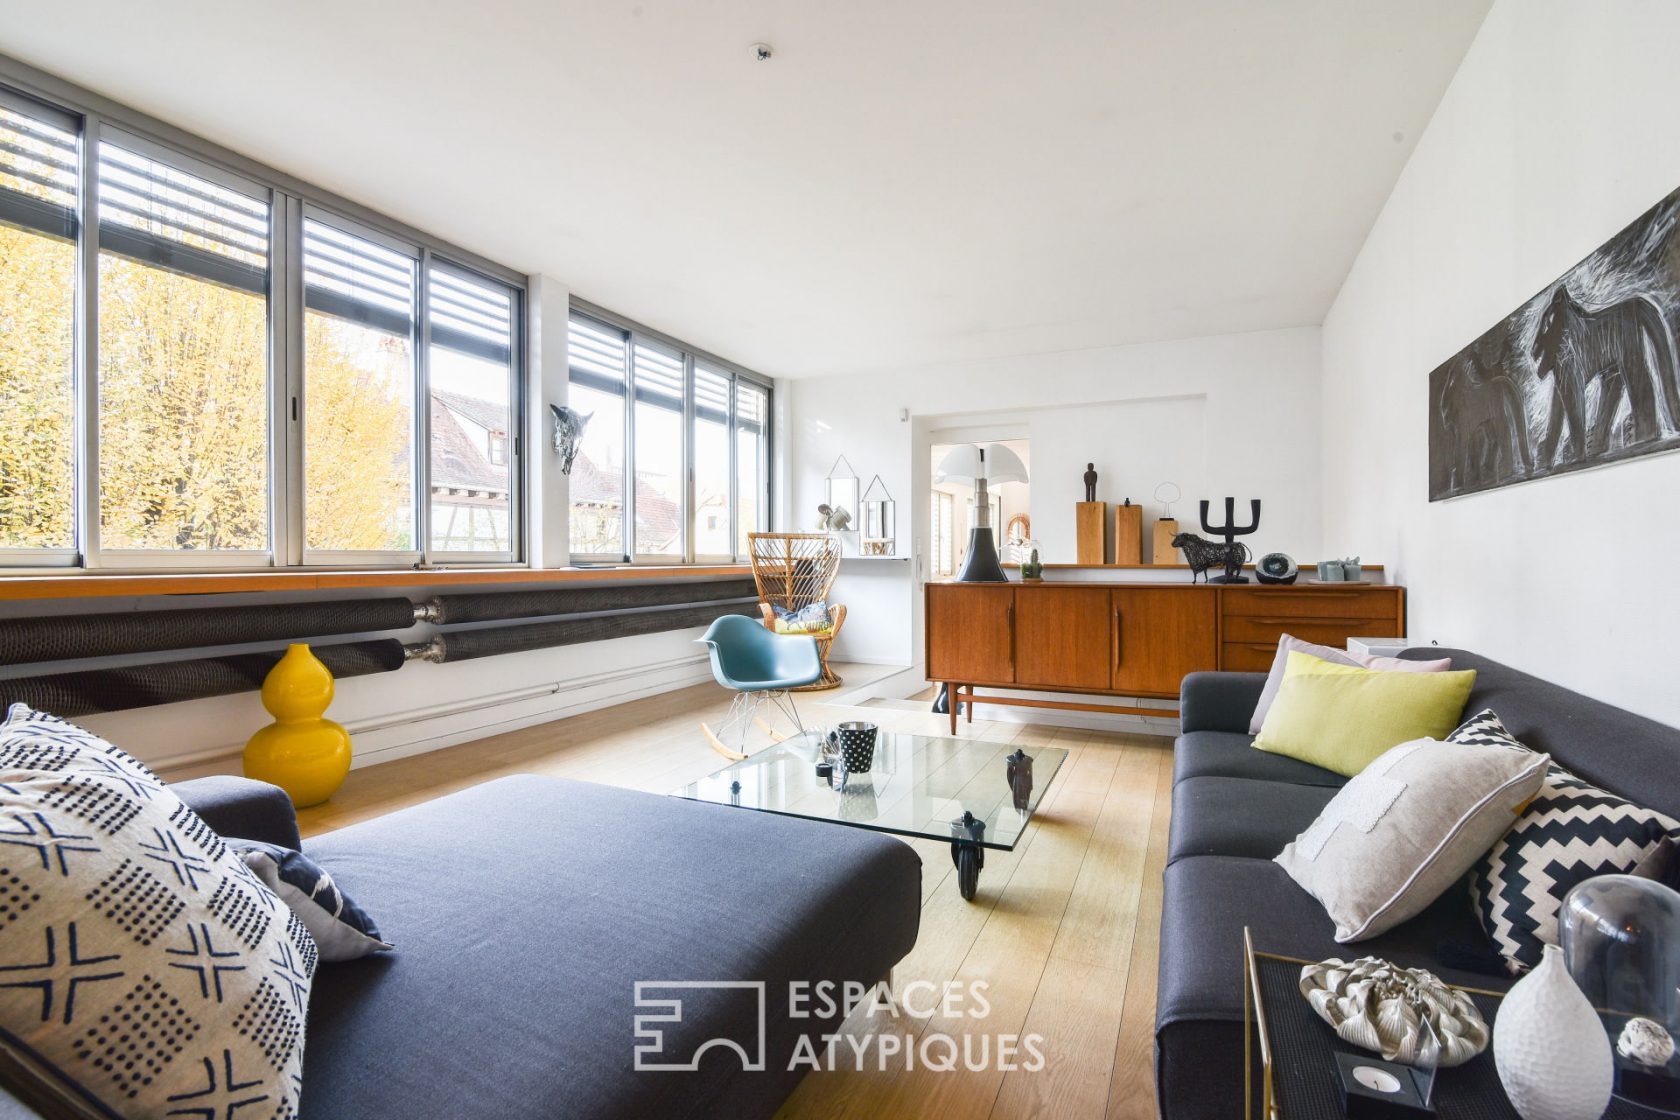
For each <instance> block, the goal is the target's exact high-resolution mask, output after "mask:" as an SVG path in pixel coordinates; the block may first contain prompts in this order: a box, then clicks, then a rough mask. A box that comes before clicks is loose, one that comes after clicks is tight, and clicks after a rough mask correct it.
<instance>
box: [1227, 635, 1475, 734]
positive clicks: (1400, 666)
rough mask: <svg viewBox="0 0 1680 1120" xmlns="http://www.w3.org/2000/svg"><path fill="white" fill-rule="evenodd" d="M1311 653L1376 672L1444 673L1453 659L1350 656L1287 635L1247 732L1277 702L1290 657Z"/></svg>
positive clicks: (1255, 730)
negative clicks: (1428, 659)
mask: <svg viewBox="0 0 1680 1120" xmlns="http://www.w3.org/2000/svg"><path fill="white" fill-rule="evenodd" d="M1291 651H1293V652H1295V653H1306V654H1311V655H1312V656H1313V657H1321V658H1323V659H1324V660H1325V661H1332V662H1334V663H1336V664H1337V665H1355V666H1358V667H1359V668H1361V669H1376V670H1379V671H1383V672H1394V673H1444V672H1446V671H1447V670H1449V669H1451V668H1452V658H1450V657H1443V658H1442V659H1441V660H1439V661H1407V660H1404V659H1403V658H1399V657H1370V656H1367V655H1365V654H1360V653H1349V652H1348V651H1347V650H1345V649H1335V648H1333V647H1331V646H1318V645H1314V644H1313V643H1311V642H1303V641H1302V640H1301V639H1299V638H1297V637H1294V636H1293V635H1290V634H1285V635H1284V636H1283V637H1281V638H1279V639H1278V651H1277V656H1276V657H1274V658H1273V659H1272V671H1271V673H1270V674H1268V675H1267V677H1266V687H1265V688H1263V689H1261V690H1260V703H1258V704H1256V705H1255V706H1254V718H1253V719H1251V720H1249V721H1248V733H1249V734H1250V735H1258V734H1260V725H1261V724H1262V723H1265V722H1266V710H1267V709H1268V708H1270V707H1271V706H1272V701H1273V700H1275V699H1277V693H1278V689H1279V688H1280V687H1282V685H1283V673H1284V670H1285V669H1287V668H1288V667H1289V654H1290V652H1291Z"/></svg>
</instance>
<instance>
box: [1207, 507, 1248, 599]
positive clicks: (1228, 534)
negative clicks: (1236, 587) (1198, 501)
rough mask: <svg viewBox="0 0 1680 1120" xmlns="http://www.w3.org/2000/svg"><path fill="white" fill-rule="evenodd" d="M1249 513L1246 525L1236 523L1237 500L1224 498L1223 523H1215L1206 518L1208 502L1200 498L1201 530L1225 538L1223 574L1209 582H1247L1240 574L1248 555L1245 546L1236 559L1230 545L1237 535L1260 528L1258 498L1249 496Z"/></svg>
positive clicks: (1243, 534) (1246, 578)
mask: <svg viewBox="0 0 1680 1120" xmlns="http://www.w3.org/2000/svg"><path fill="white" fill-rule="evenodd" d="M1248 509H1249V515H1248V524H1247V525H1238V524H1237V500H1236V499H1235V498H1226V499H1225V524H1223V525H1215V524H1213V523H1212V522H1211V521H1209V520H1208V502H1207V499H1205V498H1204V499H1202V532H1204V533H1212V534H1213V535H1214V536H1217V537H1224V538H1225V549H1226V552H1225V574H1224V575H1222V576H1214V577H1213V578H1211V579H1209V580H1208V582H1209V583H1247V582H1248V577H1247V576H1245V575H1243V574H1242V566H1243V563H1244V561H1245V560H1247V558H1248V556H1249V551H1248V549H1247V548H1244V549H1243V550H1242V555H1243V559H1242V560H1238V559H1236V555H1237V553H1236V551H1235V549H1234V548H1233V547H1232V546H1233V545H1235V544H1236V541H1237V538H1238V537H1246V536H1248V535H1249V534H1250V533H1252V532H1254V531H1255V530H1256V529H1258V528H1260V499H1259V498H1251V499H1250V500H1249V503H1248Z"/></svg>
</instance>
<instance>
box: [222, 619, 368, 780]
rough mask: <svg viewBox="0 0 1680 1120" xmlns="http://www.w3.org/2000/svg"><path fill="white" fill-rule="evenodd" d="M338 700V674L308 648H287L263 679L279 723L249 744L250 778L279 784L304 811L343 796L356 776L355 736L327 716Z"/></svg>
mask: <svg viewBox="0 0 1680 1120" xmlns="http://www.w3.org/2000/svg"><path fill="white" fill-rule="evenodd" d="M332 699H333V677H332V672H331V671H330V670H329V669H328V668H327V667H326V666H325V665H323V664H321V662H320V659H319V658H317V657H316V656H315V655H314V654H313V653H311V652H310V651H309V647H308V646H307V645H304V644H302V643H298V644H296V645H291V646H288V647H286V655H285V656H284V657H282V658H281V659H280V661H279V663H277V664H276V665H275V666H274V668H272V669H270V670H269V671H268V676H267V677H266V678H265V679H264V680H263V686H262V702H263V707H265V708H267V709H268V712H269V714H270V715H272V716H273V717H274V722H273V723H271V724H269V725H268V726H267V727H265V728H263V729H262V730H260V731H258V732H257V733H256V734H255V735H253V736H251V740H250V742H248V743H246V744H245V776H246V777H247V778H255V779H257V780H258V781H262V782H272V783H273V784H275V785H277V786H279V787H280V788H281V789H283V790H285V791H286V793H287V794H289V795H290V796H291V799H292V804H293V805H295V806H297V807H298V808H299V809H302V808H304V807H305V806H309V805H319V804H320V803H321V802H323V801H325V800H326V799H327V798H329V797H331V796H332V795H333V794H335V793H337V792H338V787H339V786H341V785H343V784H344V776H345V775H346V774H348V773H350V733H349V732H348V731H346V730H344V728H343V727H341V726H340V725H338V724H336V723H334V722H333V721H332V720H330V719H324V718H322V717H324V716H325V715H326V711H327V705H329V704H331V703H332Z"/></svg>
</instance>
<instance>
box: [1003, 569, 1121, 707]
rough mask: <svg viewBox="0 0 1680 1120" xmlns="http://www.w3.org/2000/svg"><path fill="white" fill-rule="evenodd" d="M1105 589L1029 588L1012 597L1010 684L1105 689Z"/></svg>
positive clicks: (1106, 662)
mask: <svg viewBox="0 0 1680 1120" xmlns="http://www.w3.org/2000/svg"><path fill="white" fill-rule="evenodd" d="M1109 621H1110V617H1109V600H1108V589H1107V588H1103V587H1032V588H1022V589H1021V590H1019V591H1017V592H1016V593H1015V683H1016V684H1018V685H1021V686H1022V687H1027V686H1031V685H1044V686H1047V687H1050V688H1093V689H1098V690H1103V691H1106V690H1107V688H1108V683H1109V674H1110V669H1109V663H1108V652H1109V646H1110V636H1109Z"/></svg>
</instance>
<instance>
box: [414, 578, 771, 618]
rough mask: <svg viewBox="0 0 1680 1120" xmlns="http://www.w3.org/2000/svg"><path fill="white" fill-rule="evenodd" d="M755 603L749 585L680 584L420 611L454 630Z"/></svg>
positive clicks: (509, 595)
mask: <svg viewBox="0 0 1680 1120" xmlns="http://www.w3.org/2000/svg"><path fill="white" fill-rule="evenodd" d="M757 597H758V588H757V587H756V586H755V585H754V583H753V581H752V580H750V579H723V580H711V581H706V582H696V581H693V580H684V581H682V582H681V583H640V584H635V583H633V584H621V585H618V586H614V587H577V588H570V589H561V590H558V591H508V592H500V593H492V594H484V595H442V596H439V597H438V598H436V599H433V600H432V601H431V602H430V603H428V604H427V605H426V606H425V607H424V608H422V611H423V617H425V618H426V620H427V621H429V622H436V623H438V624H440V625H443V626H454V625H456V624H457V623H463V622H500V621H503V620H505V619H512V618H542V617H544V616H547V615H557V614H591V613H593V612H595V611H624V610H635V609H637V608H639V607H670V606H678V605H687V604H693V603H715V602H721V601H723V600H725V599H756V598H757Z"/></svg>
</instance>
